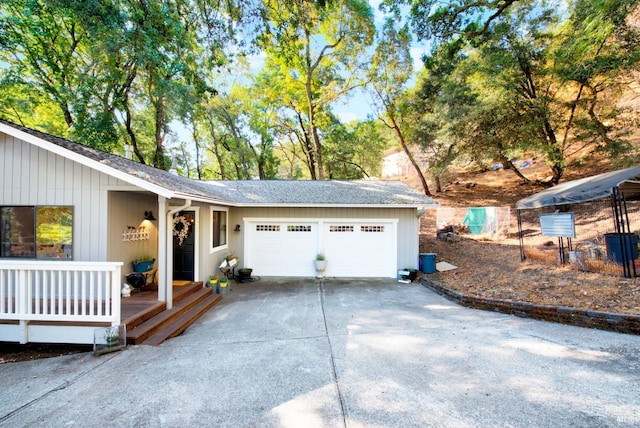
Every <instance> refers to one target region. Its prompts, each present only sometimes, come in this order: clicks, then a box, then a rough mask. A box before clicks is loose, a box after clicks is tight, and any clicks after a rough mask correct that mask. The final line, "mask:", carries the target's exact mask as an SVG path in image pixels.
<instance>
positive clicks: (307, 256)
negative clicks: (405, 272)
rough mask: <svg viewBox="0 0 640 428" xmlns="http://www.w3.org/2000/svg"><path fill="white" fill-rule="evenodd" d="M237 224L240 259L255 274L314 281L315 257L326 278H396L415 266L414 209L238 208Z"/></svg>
mask: <svg viewBox="0 0 640 428" xmlns="http://www.w3.org/2000/svg"><path fill="white" fill-rule="evenodd" d="M254 216H255V217H254ZM236 223H241V224H243V230H244V232H243V239H242V243H241V244H240V242H238V244H240V245H238V248H241V249H242V250H241V251H240V252H239V253H241V259H244V262H245V263H244V265H246V266H248V267H251V268H252V269H254V274H255V275H262V276H300V277H307V276H314V275H315V273H316V272H315V270H314V267H313V260H314V259H315V257H316V254H317V253H318V252H322V253H324V254H325V256H326V257H327V260H328V264H327V272H326V274H327V276H330V277H331V276H333V277H395V276H396V275H397V270H398V268H407V267H417V263H418V233H419V230H418V218H417V210H416V209H410V208H409V209H397V208H260V209H256V208H243V209H239V210H234V213H233V218H232V219H231V221H230V224H236Z"/></svg>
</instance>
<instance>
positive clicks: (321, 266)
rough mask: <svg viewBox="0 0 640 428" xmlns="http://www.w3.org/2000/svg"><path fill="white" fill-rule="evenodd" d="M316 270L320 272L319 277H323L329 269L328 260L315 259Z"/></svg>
mask: <svg viewBox="0 0 640 428" xmlns="http://www.w3.org/2000/svg"><path fill="white" fill-rule="evenodd" d="M314 263H315V265H316V272H317V273H318V278H322V277H323V276H324V271H326V270H327V261H326V260H315V261H314Z"/></svg>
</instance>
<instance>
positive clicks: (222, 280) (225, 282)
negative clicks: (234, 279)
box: [218, 275, 229, 288]
mask: <svg viewBox="0 0 640 428" xmlns="http://www.w3.org/2000/svg"><path fill="white" fill-rule="evenodd" d="M218 283H219V284H220V288H226V287H227V285H229V278H227V276H226V275H222V276H221V277H220V279H218Z"/></svg>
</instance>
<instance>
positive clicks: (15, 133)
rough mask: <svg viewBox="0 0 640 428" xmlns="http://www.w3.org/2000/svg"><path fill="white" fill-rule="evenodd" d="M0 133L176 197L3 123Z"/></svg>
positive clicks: (154, 185) (131, 176)
mask: <svg viewBox="0 0 640 428" xmlns="http://www.w3.org/2000/svg"><path fill="white" fill-rule="evenodd" d="M0 131H2V132H4V133H5V134H8V135H11V136H12V137H14V138H18V139H20V140H23V141H26V142H28V143H29V144H32V145H34V146H36V147H39V148H41V149H43V150H46V151H49V152H51V153H55V154H57V155H59V156H62V157H63V158H65V159H69V160H71V161H74V162H77V163H79V164H81V165H84V166H86V167H88V168H91V169H94V170H96V171H99V172H102V173H104V174H107V175H109V176H111V177H114V178H117V179H119V180H122V181H125V182H127V183H129V184H131V185H133V186H136V187H139V188H141V189H143V190H147V191H149V192H151V193H155V194H157V195H160V196H163V197H165V198H167V199H171V198H174V197H176V196H175V192H173V191H172V190H170V189H167V188H165V187H162V186H158V185H157V184H153V183H150V182H148V181H146V180H143V179H141V178H136V177H135V176H133V175H131V174H127V173H125V172H122V171H119V170H118V169H116V168H113V167H111V166H109V165H107V164H106V163H104V162H100V161H96V160H93V159H90V158H88V157H86V156H83V155H81V154H79V153H76V152H74V151H73V150H69V149H65V148H64V147H61V146H59V145H57V144H54V143H52V142H50V141H46V140H43V139H42V138H38V137H36V136H35V135H31V134H29V133H27V132H24V131H21V130H19V129H16V128H13V127H11V126H8V125H6V124H4V123H0Z"/></svg>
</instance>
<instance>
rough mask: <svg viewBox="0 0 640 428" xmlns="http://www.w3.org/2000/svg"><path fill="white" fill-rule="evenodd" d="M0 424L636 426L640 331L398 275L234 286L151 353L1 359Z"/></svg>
mask: <svg viewBox="0 0 640 428" xmlns="http://www.w3.org/2000/svg"><path fill="white" fill-rule="evenodd" d="M0 379H2V388H1V389H0V425H1V426H16V427H17V426H20V427H24V426H47V427H63V426H65V427H66V426H82V427H93V426H118V427H158V426H165V427H187V426H188V427H193V426H204V427H246V426H251V427H262V426H266V427H305V428H307V427H343V426H347V427H398V426H402V427H411V426H415V427H424V426H438V427H440V426H445V427H447V426H449V427H474V426H514V427H516V426H540V427H558V426H580V427H603V426H610V427H615V426H629V427H631V426H638V425H640V337H637V336H630V335H624V334H617V333H610V332H604V331H598V330H589V329H583V328H579V327H569V326H563V325H558V324H553V323H546V322H540V321H533V320H527V319H521V318H516V317H513V316H507V315H502V314H497V313H490V312H483V311H477V310H473V309H467V308H463V307H460V306H457V305H456V304H453V303H451V302H449V301H447V300H444V299H443V298H441V297H440V296H438V295H436V294H434V293H433V292H431V291H429V290H428V289H426V288H424V287H422V286H421V285H419V284H398V283H396V282H394V281H392V280H367V281H361V280H352V281H347V280H340V281H336V280H327V281H326V283H325V284H324V285H322V286H321V287H319V286H317V285H316V284H315V282H314V281H313V280H284V279H281V280H275V279H263V280H261V281H259V282H256V283H253V284H240V285H235V286H234V288H233V291H232V292H231V293H230V295H229V296H228V297H227V298H225V299H224V301H223V302H222V303H221V304H219V305H218V306H216V307H215V308H214V309H213V310H211V311H210V312H209V313H208V314H207V315H205V316H204V317H203V318H202V319H200V320H199V321H198V322H197V323H196V324H194V325H193V326H192V327H191V328H189V329H188V330H187V331H186V332H185V334H183V335H182V336H181V337H178V338H175V339H172V340H169V341H168V342H165V343H164V344H163V345H161V346H160V347H149V346H138V347H129V348H128V349H127V350H125V351H123V352H117V353H112V354H107V355H102V356H99V357H94V356H93V355H92V354H90V353H89V354H79V355H73V356H66V357H59V358H53V359H49V360H40V361H33V362H23V363H13V364H4V365H0Z"/></svg>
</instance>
